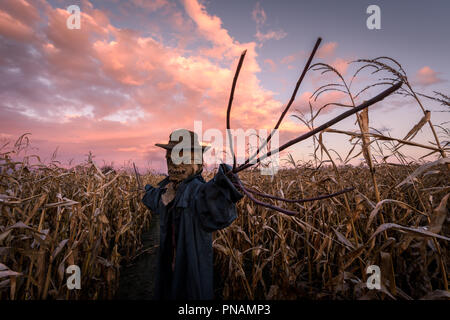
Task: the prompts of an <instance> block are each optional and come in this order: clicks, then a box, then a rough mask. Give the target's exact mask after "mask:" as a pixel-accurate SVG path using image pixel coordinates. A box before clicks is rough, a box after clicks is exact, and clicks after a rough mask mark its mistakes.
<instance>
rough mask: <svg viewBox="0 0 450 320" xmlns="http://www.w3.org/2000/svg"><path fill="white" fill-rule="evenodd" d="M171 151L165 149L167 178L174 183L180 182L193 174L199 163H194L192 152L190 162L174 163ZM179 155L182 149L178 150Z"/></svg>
mask: <svg viewBox="0 0 450 320" xmlns="http://www.w3.org/2000/svg"><path fill="white" fill-rule="evenodd" d="M171 155H172V151H171V150H167V151H166V161H167V171H168V174H169V180H170V181H172V182H175V183H178V182H181V181H183V180H184V179H186V178H188V177H190V176H191V175H193V174H195V173H196V172H197V171H198V170H200V168H201V166H202V165H201V164H194V153H192V152H190V157H191V161H190V163H188V164H186V163H180V164H175V163H174V161H172V157H171ZM179 156H180V157H183V150H181V151H180V154H179Z"/></svg>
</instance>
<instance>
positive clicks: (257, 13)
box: [252, 2, 287, 46]
mask: <svg viewBox="0 0 450 320" xmlns="http://www.w3.org/2000/svg"><path fill="white" fill-rule="evenodd" d="M252 18H253V20H254V21H255V22H256V34H255V37H256V39H257V40H258V41H259V42H260V44H259V45H260V46H261V45H262V43H263V42H264V41H267V40H272V39H273V40H280V39H283V38H285V37H286V36H287V33H286V32H284V31H283V30H282V29H279V30H275V31H274V30H267V31H265V32H264V31H262V29H263V27H264V24H265V23H266V19H267V15H266V12H265V11H264V9H263V8H262V7H261V5H260V3H259V2H257V3H256V4H255V7H254V8H253V11H252Z"/></svg>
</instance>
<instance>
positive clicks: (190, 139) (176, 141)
mask: <svg viewBox="0 0 450 320" xmlns="http://www.w3.org/2000/svg"><path fill="white" fill-rule="evenodd" d="M186 140H187V141H186ZM176 145H178V147H179V148H183V149H188V148H189V149H190V150H191V151H192V150H193V151H196V152H199V151H202V152H205V151H206V150H208V149H209V148H210V146H208V145H204V144H200V143H199V141H198V135H197V134H196V133H195V132H193V131H190V130H187V129H177V130H175V131H173V132H172V133H171V134H170V136H169V143H167V144H164V143H156V144H155V146H158V147H161V148H163V149H166V150H172V149H173V148H174V147H175V146H176Z"/></svg>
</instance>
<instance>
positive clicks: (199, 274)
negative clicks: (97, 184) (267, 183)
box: [142, 129, 242, 300]
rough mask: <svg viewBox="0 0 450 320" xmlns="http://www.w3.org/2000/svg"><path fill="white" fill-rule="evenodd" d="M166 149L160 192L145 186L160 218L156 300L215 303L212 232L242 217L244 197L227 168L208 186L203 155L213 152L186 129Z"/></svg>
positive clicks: (175, 134)
mask: <svg viewBox="0 0 450 320" xmlns="http://www.w3.org/2000/svg"><path fill="white" fill-rule="evenodd" d="M156 146H158V147H161V148H163V149H165V150H166V161H167V168H168V176H167V177H166V178H165V179H164V180H162V181H161V182H160V183H159V184H158V185H159V187H157V188H154V187H152V186H151V185H148V184H147V185H146V186H145V195H144V197H143V199H142V201H143V203H144V204H145V205H146V206H147V207H148V208H149V209H150V210H151V211H152V212H153V213H156V214H159V216H160V247H159V252H158V265H157V274H156V287H155V298H156V299H177V300H178V299H183V300H185V299H188V300H191V299H195V300H197V299H201V300H204V299H212V298H213V248H212V232H213V231H216V230H220V229H223V228H226V227H228V226H229V225H230V224H231V223H232V222H233V221H234V220H235V219H236V217H237V215H236V205H235V204H236V202H237V201H239V200H240V199H241V198H242V195H241V193H239V192H238V190H237V189H236V188H235V186H234V185H233V181H232V178H231V179H230V178H228V177H227V176H226V173H227V172H228V171H230V169H231V167H229V166H227V165H225V164H221V165H220V166H219V169H218V172H217V174H216V175H215V176H214V178H213V179H211V180H210V181H209V182H205V180H204V179H203V177H202V175H201V173H202V170H203V153H204V152H205V151H206V150H207V149H208V147H207V146H203V145H201V144H200V143H199V141H198V136H197V134H195V133H194V132H192V131H188V130H186V129H180V130H176V131H174V132H172V133H171V135H170V141H169V143H168V144H156Z"/></svg>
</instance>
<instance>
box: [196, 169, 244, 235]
mask: <svg viewBox="0 0 450 320" xmlns="http://www.w3.org/2000/svg"><path fill="white" fill-rule="evenodd" d="M223 166H225V165H220V166H219V170H218V172H217V174H216V175H215V176H214V178H213V179H211V180H210V181H208V182H207V183H205V184H203V185H202V186H201V187H199V189H198V192H197V193H196V196H195V198H194V206H195V210H196V216H197V217H198V219H199V221H200V224H201V226H202V227H203V228H204V229H205V230H206V231H209V232H212V231H216V230H220V229H223V228H226V227H228V226H229V225H230V224H231V223H232V222H233V221H234V219H236V218H237V214H236V202H238V201H239V200H240V199H241V198H242V197H243V196H242V194H240V193H239V191H238V190H237V189H236V188H235V187H234V185H233V183H232V182H231V180H230V179H229V178H228V177H227V176H226V175H225V171H224V167H223ZM227 168H228V170H230V169H231V167H230V166H227Z"/></svg>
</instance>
